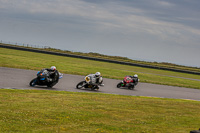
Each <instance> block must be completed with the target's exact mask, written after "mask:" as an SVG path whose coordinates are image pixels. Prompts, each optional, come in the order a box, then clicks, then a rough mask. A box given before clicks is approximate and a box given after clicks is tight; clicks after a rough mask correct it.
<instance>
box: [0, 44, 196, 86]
mask: <svg viewBox="0 0 200 133" xmlns="http://www.w3.org/2000/svg"><path fill="white" fill-rule="evenodd" d="M0 60H1V62H0V66H1V67H12V68H21V69H31V70H40V69H42V68H49V67H50V66H52V65H55V66H56V67H57V69H58V70H59V71H60V72H62V73H68V74H77V75H87V74H89V73H95V72H96V71H100V72H101V73H102V76H103V77H106V78H113V79H123V77H124V76H125V75H134V74H135V73H136V74H138V75H139V78H140V81H141V82H146V83H154V84H163V85H170V86H181V87H188V88H196V89H200V81H199V80H200V76H199V75H193V74H185V73H178V72H171V71H164V70H157V69H149V68H142V67H134V66H128V65H120V64H114V63H106V62H100V61H91V60H86V59H78V58H71V57H63V56H56V55H49V54H41V53H34V52H27V51H21V50H12V49H6V48H0ZM172 76H175V77H172ZM184 78H191V79H196V80H190V79H184Z"/></svg>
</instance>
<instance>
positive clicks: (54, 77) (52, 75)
mask: <svg viewBox="0 0 200 133" xmlns="http://www.w3.org/2000/svg"><path fill="white" fill-rule="evenodd" d="M46 70H47V71H48V72H49V78H48V82H52V85H55V84H56V83H58V80H59V72H58V70H56V67H55V66H51V68H50V69H49V68H46Z"/></svg>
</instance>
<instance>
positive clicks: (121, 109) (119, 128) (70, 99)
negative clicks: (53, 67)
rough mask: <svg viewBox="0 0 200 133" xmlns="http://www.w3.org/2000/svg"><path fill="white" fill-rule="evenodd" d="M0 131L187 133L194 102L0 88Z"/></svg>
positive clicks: (193, 121) (198, 105)
mask: <svg viewBox="0 0 200 133" xmlns="http://www.w3.org/2000/svg"><path fill="white" fill-rule="evenodd" d="M0 99H1V100H0V108H1V109H0V127H1V128H0V132H61V133H62V132H63V133H64V132H70V133H73V132H74V133H77V132H96V133H100V132H105V133H110V132H113V133H114V132H115V133H116V132H127V133H129V132H130V133H140V132H143V133H144V132H146V133H155V132H156V133H172V132H176V133H188V132H189V131H191V130H197V129H198V128H199V125H200V121H199V119H200V112H199V110H200V102H199V101H188V100H175V99H164V98H148V97H132V96H120V95H111V94H97V93H76V92H64V91H48V90H13V89H12V90H9V89H0Z"/></svg>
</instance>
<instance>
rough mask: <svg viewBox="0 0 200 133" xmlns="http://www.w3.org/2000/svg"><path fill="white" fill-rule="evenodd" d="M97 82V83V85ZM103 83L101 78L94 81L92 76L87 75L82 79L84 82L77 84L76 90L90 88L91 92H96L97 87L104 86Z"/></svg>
mask: <svg viewBox="0 0 200 133" xmlns="http://www.w3.org/2000/svg"><path fill="white" fill-rule="evenodd" d="M97 80H99V81H98V83H97ZM102 83H103V78H102V76H100V77H99V79H96V78H95V77H94V74H89V75H87V76H86V77H85V78H84V81H81V82H80V83H78V84H77V85H76V88H77V89H81V88H90V89H91V90H95V89H96V90H98V89H99V86H104V84H102Z"/></svg>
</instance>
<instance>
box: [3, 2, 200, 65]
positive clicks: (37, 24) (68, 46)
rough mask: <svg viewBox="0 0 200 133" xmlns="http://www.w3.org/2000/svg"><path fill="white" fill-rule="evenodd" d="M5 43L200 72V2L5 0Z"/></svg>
mask: <svg viewBox="0 0 200 133" xmlns="http://www.w3.org/2000/svg"><path fill="white" fill-rule="evenodd" d="M0 41H2V42H12V43H24V44H30V45H39V46H49V47H52V48H57V49H62V50H70V51H75V52H85V53H88V52H96V53H100V54H105V55H113V56H122V57H128V58H130V59H136V60H142V61H152V62H153V61H156V62H168V63H175V64H180V65H186V66H194V67H200V52H199V51H200V0H0Z"/></svg>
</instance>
